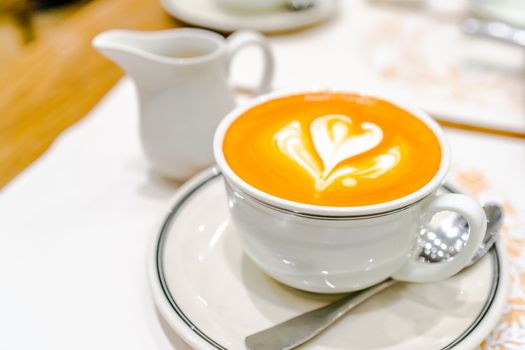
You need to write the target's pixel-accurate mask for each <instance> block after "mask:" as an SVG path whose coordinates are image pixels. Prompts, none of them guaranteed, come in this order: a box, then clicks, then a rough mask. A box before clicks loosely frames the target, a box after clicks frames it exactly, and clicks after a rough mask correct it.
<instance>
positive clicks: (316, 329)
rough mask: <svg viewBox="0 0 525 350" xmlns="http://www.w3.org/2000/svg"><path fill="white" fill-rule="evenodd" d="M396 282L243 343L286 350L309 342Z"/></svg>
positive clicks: (250, 348)
mask: <svg viewBox="0 0 525 350" xmlns="http://www.w3.org/2000/svg"><path fill="white" fill-rule="evenodd" d="M396 282H397V281H394V280H393V279H387V280H385V281H383V282H381V283H379V284H376V285H374V286H372V287H369V288H367V289H364V290H361V291H358V292H354V293H350V294H349V295H347V296H345V297H343V298H341V299H339V300H337V301H335V302H333V303H330V304H328V305H326V306H323V307H321V308H318V309H315V310H312V311H310V312H307V313H305V314H302V315H299V316H297V317H294V318H291V319H289V320H287V321H285V322H283V323H279V324H277V325H275V326H273V327H271V328H267V329H265V330H263V331H260V332H257V333H254V334H252V335H250V336H248V337H246V339H245V343H246V348H247V349H248V350H268V349H272V350H288V349H293V348H295V347H297V346H299V345H300V344H303V343H304V342H306V341H308V340H310V339H312V338H313V337H315V336H316V335H318V334H319V333H321V332H322V331H323V330H325V329H326V328H327V327H328V326H330V325H331V324H332V323H334V322H335V321H337V320H338V319H339V318H340V317H341V316H343V315H344V314H346V313H347V312H348V311H350V310H351V309H353V308H354V307H356V306H357V305H359V304H361V303H362V302H364V301H365V300H367V299H369V298H371V297H373V296H374V295H376V294H377V293H379V292H381V291H382V290H384V289H386V288H388V287H390V286H392V285H394V284H395V283H396Z"/></svg>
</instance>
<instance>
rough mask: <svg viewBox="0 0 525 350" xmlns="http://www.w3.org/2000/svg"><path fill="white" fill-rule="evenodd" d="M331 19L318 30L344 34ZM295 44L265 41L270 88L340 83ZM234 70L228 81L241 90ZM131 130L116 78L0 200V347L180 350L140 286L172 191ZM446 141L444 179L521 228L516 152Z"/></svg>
mask: <svg viewBox="0 0 525 350" xmlns="http://www.w3.org/2000/svg"><path fill="white" fill-rule="evenodd" d="M337 21H339V22H334V23H332V24H328V25H327V27H331V26H338V25H344V21H343V22H340V21H341V18H338V19H337ZM327 30H328V29H327V28H322V29H318V30H317V31H314V32H311V33H310V34H309V35H310V36H309V37H308V38H314V39H315V40H316V41H317V42H324V44H323V45H326V47H328V46H330V45H337V44H338V42H329V41H326V40H325V39H326V37H324V35H328V34H326V33H327V32H326V31H327ZM296 35H297V36H298V37H297V39H300V40H297V41H294V43H296V44H293V45H292V44H290V46H287V45H286V39H285V38H284V37H275V38H273V39H272V41H273V43H274V47H275V50H276V56H277V64H278V71H277V74H278V75H277V79H276V84H278V85H279V86H289V85H299V84H303V83H306V80H308V81H311V82H319V81H323V82H324V84H331V83H332V82H333V83H339V82H340V81H338V79H340V78H338V77H339V75H338V72H339V70H338V69H341V67H343V68H344V59H343V57H342V56H337V57H336V56H330V57H332V58H333V61H329V62H331V63H326V66H323V67H325V68H326V72H324V71H323V72H321V71H319V70H315V69H311V70H307V71H306V70H303V67H304V65H299V66H296V64H295V58H294V57H296V56H294V55H297V52H301V51H300V50H303V49H304V50H306V48H303V49H301V47H303V46H304V45H306V44H302V43H300V42H302V37H303V36H304V40H311V39H306V38H307V34H306V33H299V34H296ZM312 40H313V39H312ZM294 45H296V46H295V47H296V48H297V50H298V51H294V48H293V46H294ZM303 52H304V51H303ZM288 55H289V56H288ZM330 57H322V59H323V60H327V59H329V58H330ZM305 59H307V60H313V58H306V57H305ZM239 61H241V62H240V63H239V67H238V68H237V75H242V76H243V78H246V79H247V80H249V78H250V76H249V74H246V75H243V74H242V72H245V71H246V72H247V71H248V70H250V69H249V65H248V64H247V63H246V62H242V58H240V59H239ZM314 63H315V62H313V61H312V62H310V63H309V64H314ZM294 67H295V68H294ZM323 69H324V68H323ZM307 77H310V78H309V79H307ZM241 80H242V79H241ZM137 128H138V123H137V112H136V106H135V99H134V91H133V86H132V84H131V81H130V80H129V79H128V78H126V79H124V80H122V81H121V82H120V83H119V84H117V85H116V86H115V88H114V89H113V90H112V91H111V92H110V93H109V94H108V95H107V96H106V97H105V98H104V99H103V100H102V101H101V102H100V104H99V105H98V106H97V107H96V108H95V109H94V110H93V111H92V112H91V113H90V114H89V115H88V116H86V118H84V119H83V120H82V121H81V122H79V123H78V124H76V125H75V126H74V127H72V128H70V129H69V130H67V131H66V132H64V133H63V134H62V135H61V136H60V137H59V138H58V139H57V141H56V142H55V143H54V145H53V146H52V147H51V148H50V149H49V150H48V151H47V152H46V154H45V155H44V156H42V157H41V158H40V159H39V160H37V161H35V162H34V163H33V164H32V165H31V166H30V167H29V168H27V169H26V170H25V171H24V172H23V173H22V174H21V175H20V176H18V177H17V178H16V179H15V180H14V181H12V182H11V183H10V184H9V185H7V186H6V187H5V188H4V189H2V191H1V192H0V278H1V282H0V329H1V330H2V331H1V332H0V334H1V335H0V349H6V350H16V349H53V350H62V349H64V350H66V349H67V350H70V349H128V350H132V349H173V348H177V349H185V346H184V345H183V343H182V342H181V340H180V339H179V338H178V337H177V336H176V335H175V334H174V333H173V332H172V331H170V330H169V329H168V328H167V327H166V326H165V325H164V324H163V321H162V320H161V318H160V317H159V316H158V315H157V313H156V311H155V307H154V306H153V302H152V300H151V298H150V295H149V290H148V286H147V277H146V254H147V249H148V245H149V243H150V240H151V237H152V235H154V233H155V230H156V228H157V223H158V222H159V220H160V219H161V218H162V217H163V214H164V213H165V212H166V210H167V209H168V208H167V205H168V203H169V200H170V197H171V196H172V195H173V193H174V191H175V190H176V188H177V186H178V184H177V183H174V182H170V181H167V180H164V179H161V178H159V177H158V176H156V175H155V174H154V173H152V172H150V171H149V170H148V169H149V168H148V166H147V164H146V162H145V160H144V158H143V156H142V154H141V149H140V145H139V140H138V135H137V132H138V131H137ZM447 134H448V136H449V138H450V142H451V144H452V151H453V154H454V166H453V171H452V173H451V179H452V180H457V181H459V182H460V183H461V182H462V183H464V184H466V183H465V179H467V180H468V181H470V180H472V178H473V177H474V178H476V177H477V178H478V179H477V180H476V179H475V180H476V181H478V182H479V177H483V181H482V182H485V183H487V184H488V189H485V190H484V191H483V194H482V195H481V196H482V197H484V198H481V199H486V198H488V197H490V198H495V199H497V200H500V201H502V202H505V203H507V204H508V205H510V206H512V207H513V208H514V209H515V212H516V213H518V214H516V215H517V216H516V215H515V216H514V217H513V225H514V226H513V227H514V229H515V230H514V231H515V232H517V231H519V230H518V229H520V228H523V226H524V224H523V220H525V216H524V214H523V213H525V180H524V179H525V142H524V141H520V140H514V139H507V138H501V137H492V136H483V135H480V134H475V133H467V132H459V131H451V130H447ZM469 179H470V180H469ZM468 181H467V182H468ZM474 182H475V181H474ZM466 185H468V184H466ZM467 187H468V186H467ZM473 189H474V187H473ZM520 214H521V216H519V215H520ZM521 232H523V230H522V231H521ZM524 238H525V236H524ZM518 333H519V332H518ZM520 334H525V330H524V331H523V333H520Z"/></svg>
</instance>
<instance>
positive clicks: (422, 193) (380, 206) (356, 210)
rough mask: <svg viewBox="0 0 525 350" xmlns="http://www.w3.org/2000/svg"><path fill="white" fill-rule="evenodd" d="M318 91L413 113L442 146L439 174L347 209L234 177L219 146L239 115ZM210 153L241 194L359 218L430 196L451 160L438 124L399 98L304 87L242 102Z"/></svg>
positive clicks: (217, 134) (307, 211) (224, 124)
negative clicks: (280, 194)
mask: <svg viewBox="0 0 525 350" xmlns="http://www.w3.org/2000/svg"><path fill="white" fill-rule="evenodd" d="M320 92H321V93H322V92H328V93H348V94H354V95H358V96H367V97H373V98H377V99H380V100H383V101H386V102H389V103H391V104H393V105H395V106H396V107H399V108H401V109H403V110H405V111H406V112H408V113H410V114H412V115H413V116H414V117H416V118H418V119H419V120H420V121H422V122H423V123H425V125H426V126H428V127H429V128H430V130H432V132H433V133H434V135H435V136H436V137H437V139H438V143H439V145H440V147H441V161H440V164H439V169H438V171H437V172H436V173H435V174H434V176H433V177H432V179H430V180H429V181H428V182H427V183H426V184H425V185H424V186H422V187H421V188H419V189H418V190H416V191H414V192H412V193H410V194H408V195H406V196H403V197H401V198H397V199H394V200H391V201H388V202H383V203H377V204H371V205H362V206H347V207H339V206H321V205H313V204H306V203H300V202H296V201H292V200H289V199H284V198H280V197H277V196H274V195H272V194H269V193H266V192H264V191H262V190H259V189H257V188H255V187H254V186H252V185H250V184H249V183H247V182H246V181H244V180H243V179H241V178H240V177H239V176H238V175H237V174H235V172H234V171H233V170H232V169H231V167H230V166H229V164H228V162H227V161H226V158H225V157H224V153H223V151H222V149H223V147H222V146H223V142H224V137H225V135H226V131H227V130H228V128H229V126H230V125H231V124H232V123H233V122H234V121H235V120H236V119H237V118H238V117H239V116H241V115H242V114H243V113H244V112H246V111H248V110H249V109H251V108H253V107H256V106H258V105H260V104H262V103H265V102H268V101H270V100H274V99H277V98H280V97H287V96H293V95H301V94H310V93H320ZM213 154H214V157H215V161H216V163H217V166H218V167H219V169H220V171H221V172H222V173H223V174H224V176H225V179H226V180H227V181H229V182H230V184H231V185H232V186H234V187H237V188H238V189H239V190H240V191H242V192H244V193H246V194H248V195H251V196H252V197H254V198H256V199H258V200H260V201H262V202H264V203H268V204H270V205H272V206H275V207H278V208H282V209H285V210H290V211H293V212H298V213H305V214H312V215H320V216H359V215H368V214H377V213H383V212H389V211H393V210H396V209H399V208H402V207H405V206H408V205H410V204H412V203H415V202H417V201H419V200H421V199H423V198H424V197H426V196H428V195H429V194H431V193H432V192H434V191H435V190H436V189H437V188H438V187H439V186H440V185H441V184H442V183H443V181H444V179H445V176H446V174H447V172H448V169H449V167H450V161H451V155H450V147H449V144H448V142H447V140H446V137H445V133H444V131H443V129H442V128H441V127H440V126H439V124H438V123H437V122H436V121H435V120H434V119H432V118H431V117H430V116H429V115H428V114H427V113H425V112H424V111H422V110H421V109H419V108H416V107H414V106H413V105H411V104H409V103H406V102H405V101H402V99H401V100H400V99H399V98H397V97H395V98H394V97H392V96H388V95H386V94H384V93H379V92H377V91H371V90H352V89H348V88H334V87H328V88H309V89H304V88H303V89H280V90H277V91H274V92H271V93H268V94H264V95H261V96H259V97H257V98H254V99H253V100H252V101H250V102H248V103H245V104H243V105H241V106H238V107H236V108H235V109H233V110H232V111H231V112H229V113H228V114H227V115H226V116H225V117H224V118H223V119H222V120H221V122H220V123H219V125H218V127H217V129H216V131H215V136H214V139H213Z"/></svg>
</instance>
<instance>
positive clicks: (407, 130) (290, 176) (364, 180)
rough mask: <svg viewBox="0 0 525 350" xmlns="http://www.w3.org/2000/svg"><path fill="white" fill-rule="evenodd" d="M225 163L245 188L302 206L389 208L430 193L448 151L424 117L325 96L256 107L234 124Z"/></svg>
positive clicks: (354, 97)
mask: <svg viewBox="0 0 525 350" xmlns="http://www.w3.org/2000/svg"><path fill="white" fill-rule="evenodd" d="M222 151H223V153H224V158H225V159H226V162H227V164H228V166H229V167H231V170H232V171H233V172H234V173H235V174H236V175H237V176H238V177H239V178H240V179H241V180H242V181H244V182H245V183H246V184H248V185H250V186H252V187H254V188H256V189H258V190H260V191H262V192H264V193H267V194H269V195H272V196H274V197H277V198H281V199H286V200H290V201H293V202H297V203H304V204H311V205H319V206H329V207H351V206H366V205H373V204H377V203H384V202H387V201H391V200H394V199H398V198H401V197H403V196H406V195H408V194H410V193H413V192H414V191H416V190H417V189H419V188H421V187H422V186H424V185H425V184H426V183H428V181H430V179H431V178H432V177H433V176H434V174H436V172H437V171H438V169H439V167H440V161H441V146H440V143H439V140H438V139H437V137H436V136H435V135H434V132H433V131H432V130H431V128H430V127H428V126H427V125H426V124H425V123H424V122H423V121H421V120H419V118H418V117H416V116H414V115H412V114H411V113H409V112H408V111H405V110H403V109H402V108H400V107H398V106H396V105H394V104H392V103H390V102H387V101H383V100H380V99H377V98H374V97H370V96H366V95H362V94H352V93H344V92H342V93H340V92H333V91H318V92H312V93H304V94H302V93H299V94H293V95H287V96H282V97H277V98H271V99H270V100H268V101H265V102H262V103H260V104H257V105H256V106H254V107H251V108H249V109H247V110H246V111H244V112H243V113H242V114H241V115H239V116H237V118H236V119H235V120H234V121H233V122H232V123H231V125H230V126H229V127H228V130H227V132H226V134H225V137H224V142H223V148H222Z"/></svg>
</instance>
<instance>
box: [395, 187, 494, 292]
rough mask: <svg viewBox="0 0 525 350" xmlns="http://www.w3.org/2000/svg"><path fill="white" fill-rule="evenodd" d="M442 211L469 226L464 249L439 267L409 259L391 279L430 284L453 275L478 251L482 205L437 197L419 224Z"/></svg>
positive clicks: (483, 228) (483, 221) (483, 218)
mask: <svg viewBox="0 0 525 350" xmlns="http://www.w3.org/2000/svg"><path fill="white" fill-rule="evenodd" d="M441 211H453V212H456V213H458V214H460V215H462V216H463V217H464V218H465V220H466V221H467V222H468V226H469V237H468V240H467V242H466V243H465V246H464V247H463V248H462V249H461V251H460V252H459V254H458V255H456V256H455V257H454V258H452V260H448V261H443V262H440V263H432V264H428V263H423V262H419V261H416V260H414V259H413V258H412V259H409V260H408V261H407V262H406V263H405V265H404V266H403V267H402V268H401V270H400V271H398V272H397V273H396V274H394V275H393V276H392V277H393V278H394V279H397V280H401V281H409V282H433V281H439V280H443V279H445V278H448V277H450V276H453V275H455V274H456V273H458V272H459V271H460V270H461V269H463V268H464V267H465V266H466V265H467V264H468V263H469V261H470V260H471V259H472V257H473V256H474V254H475V253H476V251H477V250H478V248H479V246H480V245H481V242H482V240H483V237H484V236H485V231H486V229H487V218H486V216H485V212H484V211H483V208H482V207H481V205H480V204H479V203H478V202H476V201H475V200H474V199H472V198H470V197H467V196H466V195H463V194H457V193H449V194H443V195H440V196H436V197H434V198H432V199H431V200H430V202H429V203H427V205H426V208H425V209H424V215H423V217H422V220H425V221H426V220H429V219H431V218H432V216H433V215H434V214H436V213H438V212H441Z"/></svg>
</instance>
